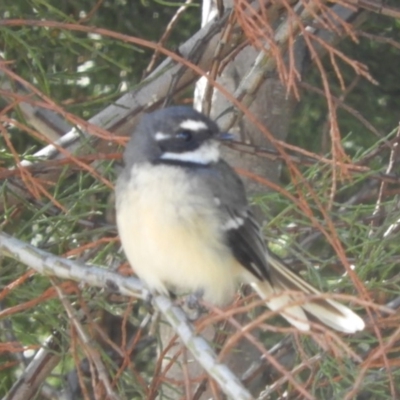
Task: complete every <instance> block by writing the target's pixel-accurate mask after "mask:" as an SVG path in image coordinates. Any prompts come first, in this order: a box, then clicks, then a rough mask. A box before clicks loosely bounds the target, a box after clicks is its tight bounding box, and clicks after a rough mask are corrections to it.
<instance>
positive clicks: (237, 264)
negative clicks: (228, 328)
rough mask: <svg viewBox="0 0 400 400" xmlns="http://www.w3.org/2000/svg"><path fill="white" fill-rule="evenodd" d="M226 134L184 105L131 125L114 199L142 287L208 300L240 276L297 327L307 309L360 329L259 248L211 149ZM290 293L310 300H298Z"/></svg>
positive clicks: (223, 297)
mask: <svg viewBox="0 0 400 400" xmlns="http://www.w3.org/2000/svg"><path fill="white" fill-rule="evenodd" d="M226 136H227V134H225V133H221V132H220V130H219V128H218V126H217V125H216V123H215V122H213V121H211V120H210V119H209V118H207V117H206V116H205V115H203V114H201V113H199V112H197V111H195V110H194V109H192V108H189V107H170V108H166V109H163V110H159V111H156V112H153V113H151V114H147V115H145V116H144V117H143V118H142V120H141V122H140V123H139V125H138V127H137V128H136V130H135V131H134V132H133V135H132V138H131V139H130V141H129V143H128V145H127V148H126V151H125V154H124V162H125V168H124V169H123V171H122V173H121V175H120V176H119V178H118V182H117V185H116V206H117V225H118V231H119V234H120V237H121V242H122V247H123V249H124V251H125V254H126V256H127V258H128V261H129V262H130V264H131V265H132V267H133V269H134V270H135V272H136V273H137V275H138V276H139V278H140V279H141V280H142V281H143V282H144V284H145V285H146V286H147V287H148V288H149V289H150V291H152V292H156V293H163V294H168V293H169V292H170V291H173V292H177V293H194V292H202V293H203V296H204V299H205V300H206V301H209V302H211V303H213V304H216V305H224V304H227V303H229V302H230V301H231V300H232V298H233V296H234V293H235V291H236V288H237V286H238V284H240V283H247V284H249V285H251V286H252V287H253V288H254V290H255V291H256V292H257V293H258V294H259V296H260V297H261V298H262V299H265V302H266V305H267V306H268V307H269V308H270V309H271V310H277V311H279V313H280V314H281V315H282V316H283V317H284V318H285V319H286V320H288V321H289V322H290V323H291V324H292V325H294V326H295V327H297V328H298V329H300V330H303V331H306V330H309V329H310V324H309V321H308V319H307V313H308V314H311V315H313V316H314V317H316V318H318V319H319V320H320V321H322V322H323V323H324V324H326V325H328V326H330V327H331V328H334V329H336V330H338V331H341V332H346V333H353V332H356V331H359V330H362V329H363V328H364V322H363V320H362V319H361V318H360V317H359V316H358V315H356V314H355V313H354V312H353V311H351V310H350V309H349V308H347V307H345V306H344V305H342V304H340V303H338V302H336V301H334V300H330V299H322V298H319V299H315V295H317V296H318V295H320V292H319V291H317V290H316V289H315V288H313V287H312V286H311V285H309V284H308V283H307V282H305V281H304V280H303V279H301V278H300V277H299V276H298V275H297V274H295V273H294V272H292V271H291V270H290V269H289V268H288V267H287V266H286V265H285V264H284V263H283V262H282V261H281V260H279V259H278V258H277V257H276V256H273V255H272V254H270V252H269V251H268V250H267V247H266V244H265V242H264V239H263V237H262V235H261V232H260V228H259V225H258V224H257V222H256V221H255V220H254V219H253V217H252V213H251V210H250V207H249V204H248V201H247V198H246V193H245V189H244V186H243V184H242V182H241V180H240V178H239V177H238V175H237V174H236V173H235V172H234V171H233V169H232V168H231V167H230V166H229V165H228V164H227V163H226V162H225V161H223V160H222V159H221V158H220V152H219V148H218V145H219V144H218V142H217V139H218V138H224V137H226ZM295 292H297V295H296V293H295ZM299 292H301V293H302V294H306V295H310V299H308V300H307V299H306V300H305V302H304V303H301V299H302V298H303V299H304V295H303V296H301V294H300V293H299ZM313 296H314V299H312V298H311V297H313ZM296 301H297V304H296V305H294V304H293V303H294V302H296Z"/></svg>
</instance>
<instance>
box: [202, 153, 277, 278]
mask: <svg viewBox="0 0 400 400" xmlns="http://www.w3.org/2000/svg"><path fill="white" fill-rule="evenodd" d="M214 167H215V168H213V169H212V171H210V173H207V171H204V173H205V174H206V176H205V179H207V180H208V181H213V182H208V185H207V187H209V188H211V190H212V196H214V200H215V203H216V204H217V206H218V207H219V209H220V218H221V229H223V230H224V233H225V235H226V240H227V244H228V245H229V247H230V248H231V250H232V252H233V254H234V256H235V258H236V259H237V260H238V261H239V262H240V263H241V264H242V265H243V266H244V267H245V268H247V269H248V270H249V272H251V273H252V274H253V275H254V276H255V277H257V278H258V279H259V280H261V281H264V280H269V279H270V276H269V273H268V263H267V259H266V246H265V243H264V240H263V238H262V235H261V231H260V227H259V225H258V223H257V222H256V220H255V219H254V217H253V214H252V212H251V210H250V207H249V205H248V202H247V197H246V192H245V188H244V186H243V183H242V181H241V180H240V178H239V177H238V175H237V174H236V173H235V172H234V171H233V169H232V168H231V167H230V166H229V165H228V164H227V163H225V162H224V161H220V162H218V163H217V164H215V166H214Z"/></svg>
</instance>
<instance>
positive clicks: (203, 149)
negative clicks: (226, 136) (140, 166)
mask: <svg viewBox="0 0 400 400" xmlns="http://www.w3.org/2000/svg"><path fill="white" fill-rule="evenodd" d="M218 147H219V146H218V143H216V142H206V143H204V144H203V145H201V146H200V147H199V148H197V149H196V150H192V151H185V152H183V153H172V152H167V153H164V154H163V155H162V156H161V159H162V160H176V161H186V162H192V163H196V164H203V165H208V164H211V163H215V162H217V161H219V148H218Z"/></svg>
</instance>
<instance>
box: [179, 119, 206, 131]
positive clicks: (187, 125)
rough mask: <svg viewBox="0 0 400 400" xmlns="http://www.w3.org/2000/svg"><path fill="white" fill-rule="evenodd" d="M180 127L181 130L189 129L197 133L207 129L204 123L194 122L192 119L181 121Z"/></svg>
mask: <svg viewBox="0 0 400 400" xmlns="http://www.w3.org/2000/svg"><path fill="white" fill-rule="evenodd" d="M180 127H181V128H182V129H189V130H191V131H194V132H197V131H201V130H202V129H207V128H208V126H207V124H206V123H205V122H203V121H196V120H194V119H187V120H185V121H182V122H181V124H180Z"/></svg>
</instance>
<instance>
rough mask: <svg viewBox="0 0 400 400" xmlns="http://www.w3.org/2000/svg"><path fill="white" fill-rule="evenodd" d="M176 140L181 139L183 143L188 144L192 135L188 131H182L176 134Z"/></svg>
mask: <svg viewBox="0 0 400 400" xmlns="http://www.w3.org/2000/svg"><path fill="white" fill-rule="evenodd" d="M176 137H177V138H178V139H182V140H184V141H185V142H190V141H191V140H192V137H193V134H192V132H191V131H189V130H188V129H183V130H181V131H179V132H178V133H177V134H176Z"/></svg>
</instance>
